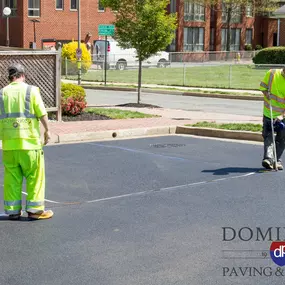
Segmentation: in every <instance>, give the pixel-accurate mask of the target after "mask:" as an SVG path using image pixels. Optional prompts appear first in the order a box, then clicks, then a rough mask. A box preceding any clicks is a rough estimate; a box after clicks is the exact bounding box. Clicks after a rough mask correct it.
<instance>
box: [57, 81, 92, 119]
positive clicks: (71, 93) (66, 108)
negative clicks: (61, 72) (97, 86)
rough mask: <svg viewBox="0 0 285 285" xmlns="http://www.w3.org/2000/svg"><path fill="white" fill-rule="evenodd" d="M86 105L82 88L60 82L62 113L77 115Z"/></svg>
mask: <svg viewBox="0 0 285 285" xmlns="http://www.w3.org/2000/svg"><path fill="white" fill-rule="evenodd" d="M86 105H87V102H86V93H85V90H84V88H82V87H81V86H78V85H75V84H71V83H62V84H61V108H62V113H63V115H68V116H76V115H79V114H81V113H82V112H83V110H84V109H85V108H86Z"/></svg>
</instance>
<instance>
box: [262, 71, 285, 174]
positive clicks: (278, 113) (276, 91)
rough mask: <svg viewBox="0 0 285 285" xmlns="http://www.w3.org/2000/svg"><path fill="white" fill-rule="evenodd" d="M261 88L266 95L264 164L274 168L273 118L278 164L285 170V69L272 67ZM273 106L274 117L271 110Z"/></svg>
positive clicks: (279, 167)
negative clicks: (283, 158) (284, 153)
mask: <svg viewBox="0 0 285 285" xmlns="http://www.w3.org/2000/svg"><path fill="white" fill-rule="evenodd" d="M260 90H261V91H262V93H263V95H264V106H263V131H262V136H263V139H264V156H263V160H262V166H263V167H265V168H266V169H273V168H274V157H275V155H274V145H273V135H272V128H271V119H272V120H273V126H274V127H273V128H274V132H275V133H276V137H275V145H276V158H277V162H276V166H277V169H278V170H283V166H282V162H281V156H282V154H283V151H284V149H285V128H284V126H285V125H284V124H285V120H284V114H285V69H272V70H269V71H267V72H266V74H265V77H264V79H263V81H262V82H261V83H260ZM270 104H271V106H272V117H271V112H270Z"/></svg>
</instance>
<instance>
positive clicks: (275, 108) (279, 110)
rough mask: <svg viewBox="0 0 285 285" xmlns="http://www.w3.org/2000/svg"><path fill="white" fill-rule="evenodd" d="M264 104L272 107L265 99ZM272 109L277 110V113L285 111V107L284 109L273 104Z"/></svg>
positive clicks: (268, 107)
mask: <svg viewBox="0 0 285 285" xmlns="http://www.w3.org/2000/svg"><path fill="white" fill-rule="evenodd" d="M264 106H265V107H266V108H267V109H270V104H269V103H267V102H266V101H264ZM272 111H274V112H277V113H283V112H284V111H285V109H284V108H278V107H275V106H272Z"/></svg>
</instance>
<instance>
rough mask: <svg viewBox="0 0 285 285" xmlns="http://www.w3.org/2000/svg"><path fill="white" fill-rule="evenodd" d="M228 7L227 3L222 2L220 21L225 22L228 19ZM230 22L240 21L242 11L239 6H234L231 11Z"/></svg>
mask: <svg viewBox="0 0 285 285" xmlns="http://www.w3.org/2000/svg"><path fill="white" fill-rule="evenodd" d="M227 11H228V7H227V4H225V3H223V5H222V21H223V23H227V20H228V13H227ZM230 16H231V21H230V22H231V23H241V22H242V17H241V16H242V13H241V7H240V6H239V7H234V8H233V10H232V12H231V15H230Z"/></svg>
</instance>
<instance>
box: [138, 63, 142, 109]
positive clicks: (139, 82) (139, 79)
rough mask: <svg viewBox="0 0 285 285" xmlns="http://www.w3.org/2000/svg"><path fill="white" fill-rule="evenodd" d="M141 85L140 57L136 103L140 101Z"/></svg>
mask: <svg viewBox="0 0 285 285" xmlns="http://www.w3.org/2000/svg"><path fill="white" fill-rule="evenodd" d="M141 86H142V61H141V59H139V78H138V104H140V103H141Z"/></svg>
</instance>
